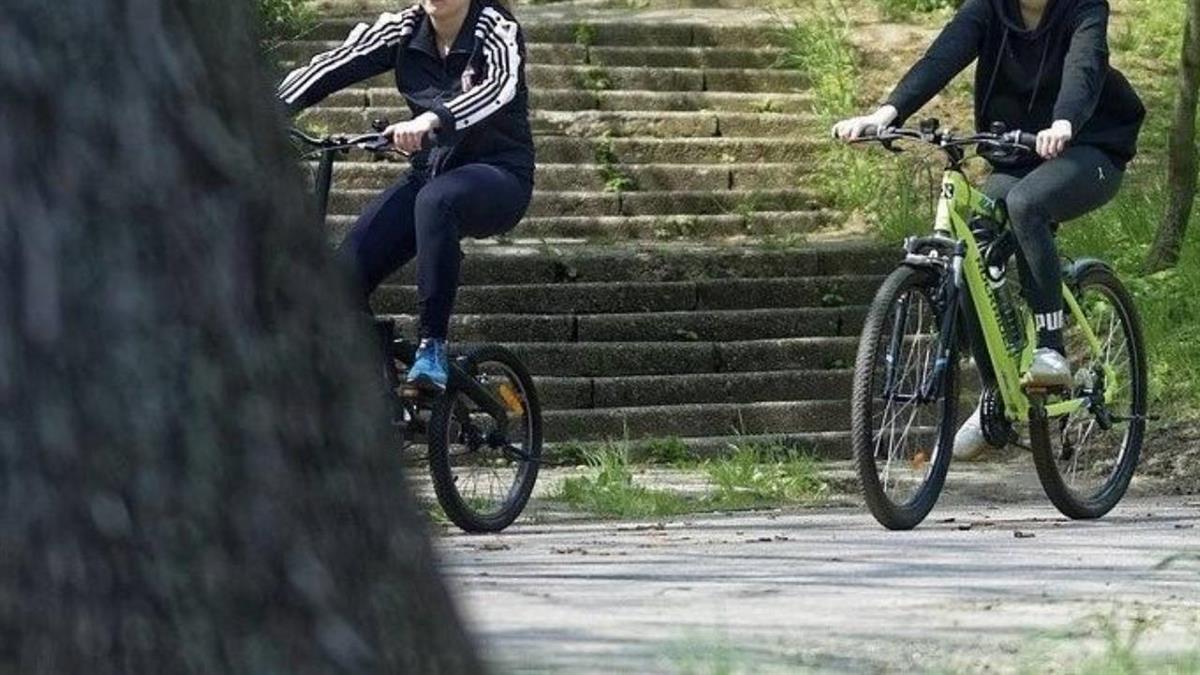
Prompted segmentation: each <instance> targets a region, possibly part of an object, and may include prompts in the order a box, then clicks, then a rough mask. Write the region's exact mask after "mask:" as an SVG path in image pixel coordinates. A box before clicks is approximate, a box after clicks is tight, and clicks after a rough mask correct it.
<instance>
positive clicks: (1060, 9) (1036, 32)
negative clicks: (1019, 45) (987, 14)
mask: <svg viewBox="0 0 1200 675" xmlns="http://www.w3.org/2000/svg"><path fill="white" fill-rule="evenodd" d="M991 2H992V9H993V10H994V11H995V15H996V17H997V18H999V19H1000V21H1001V23H1003V24H1004V28H1005V31H1006V32H1008V34H1009V36H1010V37H1011V38H1017V39H1022V40H1032V41H1038V40H1042V39H1043V38H1045V37H1047V35H1048V34H1049V33H1051V32H1052V31H1055V30H1058V31H1062V26H1061V24H1062V22H1063V18H1064V17H1066V16H1067V15H1069V14H1070V13H1071V10H1072V9H1075V7H1076V6H1078V5H1079V3H1080V0H1047V2H1046V9H1045V10H1044V11H1043V13H1042V21H1041V23H1039V24H1038V26H1037V28H1034V29H1032V30H1030V29H1028V28H1026V27H1025V18H1024V17H1023V16H1021V0H991Z"/></svg>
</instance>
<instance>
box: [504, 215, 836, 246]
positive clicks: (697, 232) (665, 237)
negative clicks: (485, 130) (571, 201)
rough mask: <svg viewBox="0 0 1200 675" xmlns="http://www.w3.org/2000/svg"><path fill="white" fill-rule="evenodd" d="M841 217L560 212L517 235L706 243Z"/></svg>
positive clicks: (774, 233) (829, 223) (795, 232)
mask: <svg viewBox="0 0 1200 675" xmlns="http://www.w3.org/2000/svg"><path fill="white" fill-rule="evenodd" d="M842 221H843V216H842V215H841V214H840V213H839V212H837V211H833V210H829V209H810V210H806V211H756V212H753V213H745V214H741V213H727V214H719V215H667V216H562V217H550V218H526V219H525V220H523V221H521V224H520V226H518V228H517V230H516V231H515V233H516V234H519V235H520V236H524V237H579V238H583V239H589V240H593V241H594V240H600V241H612V240H621V241H624V240H631V241H641V240H656V241H671V240H691V241H702V240H706V239H727V238H735V237H796V236H799V235H804V234H809V233H814V232H818V231H820V230H822V229H824V228H828V227H836V226H837V224H839V223H841V222H842Z"/></svg>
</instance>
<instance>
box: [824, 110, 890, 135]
mask: <svg viewBox="0 0 1200 675" xmlns="http://www.w3.org/2000/svg"><path fill="white" fill-rule="evenodd" d="M898 114H899V113H898V112H897V111H896V109H895V108H893V107H892V106H890V105H885V106H883V107H882V108H880V109H879V110H876V111H875V112H874V113H873V114H870V115H864V116H862V117H851V118H850V119H846V120H842V121H841V122H838V123H837V124H835V125H833V137H834V138H837V139H840V140H843V141H856V140H858V139H860V138H863V137H869V136H874V135H875V134H877V133H879V131H880V130H881V129H886V128H887V127H888V126H890V125H891V123H892V122H895V121H896V116H897V115H898Z"/></svg>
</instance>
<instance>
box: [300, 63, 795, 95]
mask: <svg viewBox="0 0 1200 675" xmlns="http://www.w3.org/2000/svg"><path fill="white" fill-rule="evenodd" d="M297 65H300V64H297V63H290V64H283V67H284V68H285V69H286V70H290V69H291V68H294V67H296V66H297ZM525 77H526V81H527V83H528V85H529V88H530V89H531V90H537V89H542V88H546V89H577V90H581V91H614V90H616V91H619V90H627V89H635V90H636V89H649V90H653V91H732V92H799V91H803V90H805V89H806V88H807V87H808V81H807V78H806V77H805V76H804V75H803V74H802V73H800V72H798V71H794V70H768V69H764V68H640V67H630V66H559V65H552V66H551V65H546V66H538V65H532V64H531V65H527V66H526V67H525ZM395 82H396V78H395V75H394V74H393V73H385V74H383V75H379V76H376V77H373V78H370V79H367V80H365V81H364V82H363V85H364V86H367V87H377V88H384V87H394V86H395Z"/></svg>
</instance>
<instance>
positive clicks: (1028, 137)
mask: <svg viewBox="0 0 1200 675" xmlns="http://www.w3.org/2000/svg"><path fill="white" fill-rule="evenodd" d="M1037 139H1038V137H1037V134H1031V133H1029V132H1027V131H1022V132H1021V133H1020V135H1019V136H1018V137H1017V143H1019V144H1021V145H1024V146H1025V147H1027V148H1029V149H1030V150H1036V149H1037Z"/></svg>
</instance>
